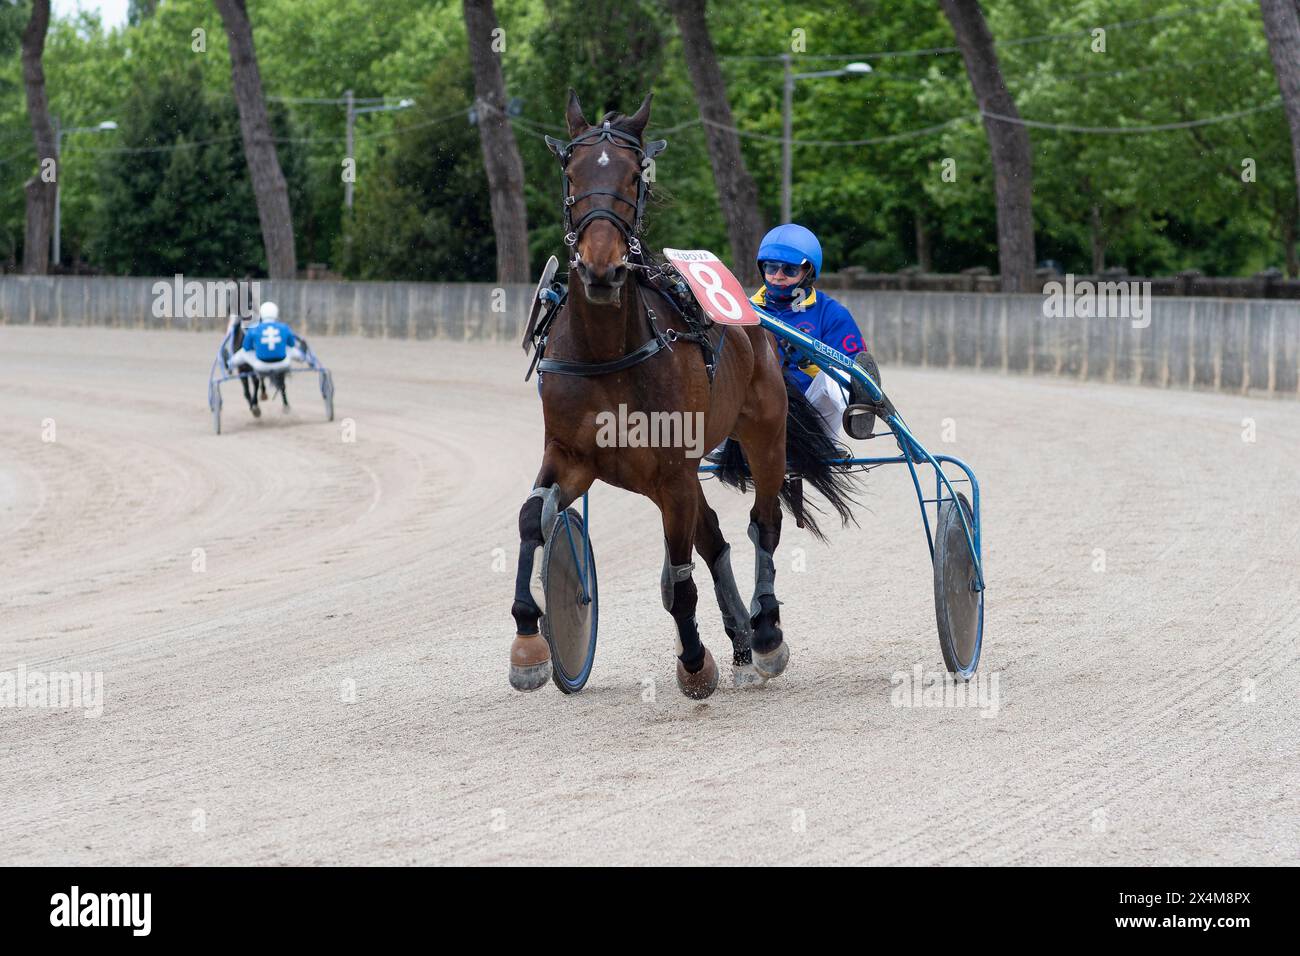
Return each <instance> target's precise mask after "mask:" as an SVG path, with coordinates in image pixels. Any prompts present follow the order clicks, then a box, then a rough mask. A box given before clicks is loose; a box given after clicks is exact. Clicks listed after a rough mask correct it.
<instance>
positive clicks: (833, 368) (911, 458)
mask: <svg viewBox="0 0 1300 956" xmlns="http://www.w3.org/2000/svg"><path fill="white" fill-rule="evenodd" d="M754 311H755V312H756V313H758V316H759V319H760V322H761V324H762V326H763V327H764V328H765V329H767V330H768V331H770V332H772V333H773V334H775V335H777V336H778V337H780V338H781V339H784V340H785V341H786V342H789V343H790V345H791V346H793V347H794V349H795V350H796V351H797V352H799V353H800V354H801V355H803V356H806V357H807V358H808V359H809V360H810V361H813V362H815V363H816V365H817V366H818V367H819V368H820V369H821V370H822V371H823V372H824V373H826V374H828V375H830V376H831V377H832V378H834V379H835V381H837V382H838V383H839V384H840V385H841V386H842V387H844V388H845V389H846V390H847V389H848V387H849V382H850V380H851V379H856V380H857V381H858V382H860V383H861V384H862V385H863V386H864V387H865V388H866V390H867V394H868V395H870V396H871V398H872V399H873V400H874V401H876V402H882V401H883V399H884V393H883V392H882V391H881V390H880V386H879V385H877V384H876V383H875V382H874V381H873V380H872V378H871V376H870V375H868V374H867V373H866V371H865V370H863V369H862V368H861V367H859V366H858V365H857V364H856V363H855V362H854V361H853V360H852V359H851V358H849V356H847V355H845V354H844V353H843V352H840V351H838V350H836V349H833V348H831V347H830V346H829V345H826V344H825V343H824V342H821V341H819V340H817V339H814V338H812V337H811V336H809V335H806V334H805V333H803V332H801V331H799V330H798V329H796V328H793V327H792V326H789V325H786V324H785V323H784V322H782V321H781V320H780V319H778V318H776V317H775V316H774V315H772V314H771V313H769V312H768V311H767V310H765V309H763V308H762V307H761V306H757V305H755V306H754ZM882 420H883V421H884V422H885V423H886V424H887V425H888V426H889V431H888V432H878V433H877V434H876V435H875V436H872V437H882V436H884V435H887V434H892V435H893V436H894V440H895V441H896V442H897V443H898V448H899V451H900V452H901V454H898V455H890V456H868V457H851V458H836V459H832V460H831V464H834V465H840V466H843V467H845V468H853V467H862V468H864V469H869V468H874V467H876V466H878V465H894V464H901V465H907V469H908V472H909V474H911V476H912V486H913V487H914V488H915V489H916V498H917V503H918V505H919V506H920V509H921V521H922V523H923V524H924V526H925V537H926V543H927V545H928V546H929V548H930V560H931V561H932V562H933V561H934V560H935V553H934V552H935V541H934V528H933V527H932V525H931V523H930V515H929V512H928V511H927V510H926V505H930V504H932V505H934V509H935V520H936V523H937V521H938V517H939V510H940V508H941V507H942V506H943V503H944V502H945V501H953V502H954V503H955V502H956V500H957V491H956V489H955V488H954V487H953V484H954V482H955V483H957V484H969V485H970V491H971V500H970V508H971V518H972V519H973V520H968V519H967V515H966V510H965V509H964V508H962V507H961V506H960V505H959V504H958V505H957V506H956V510H957V514H958V515H959V516H960V517H961V523H962V529H963V531H964V532H965V535H966V544H967V546H968V547H969V548H970V554H971V559H972V562H973V564H974V569H975V579H974V581H972V582H971V588H972V590H974V591H980V592H982V591H983V590H984V562H983V557H982V552H981V550H980V486H979V481H978V480H977V479H976V477H975V473H974V472H973V471H971V469H970V466H969V465H967V464H966V463H965V462H964V461H962V460H961V459H959V458H953V457H952V456H950V455H932V454H930V453H929V452H928V451H926V449H925V447H924V446H923V445H922V444H921V443H920V442H919V441H918V440H917V439H916V436H915V435H913V434H912V432H911V429H909V428H908V427H907V423H906V422H904V421H903V417H902V416H901V415H899V414H898V412H897V410H895V411H893V412H891V413H890V414H888V415H885V416H883V417H882ZM918 465H930V466H931V467H932V468H933V469H934V475H935V481H934V486H935V492H934V497H933V498H927V497H926V496H925V491H924V489H923V488H922V486H921V476H920V474H919V473H918V471H917V466H918ZM944 465H951V466H953V467H954V468H957V469H959V470H960V471H961V472H962V475H963V476H964V477H956V478H950V477H949V476H948V475H947V474H946V473H945V472H944ZM699 470H700V473H701V474H711V473H713V472H716V471H717V470H718V466H717V465H715V464H703V465H701V466H700V469H699ZM563 522H564V528H565V532H566V535H567V537H568V543H569V547H570V550H571V555H572V558H573V563H574V566H575V567H581V569H582V575H581V581H582V594H581V595H580V596H579V597H580V600H581V601H582V602H583V603H584V604H588V603H590V602H591V596H590V593H589V588H588V582H589V580H590V572H589V567H590V558H591V538H590V535H591V522H590V517H589V509H588V501H587V494H586V493H584V494H583V496H582V547H581V555H582V560H581V561H580V560H579V557H578V556H579V547H578V542H577V541H576V540H575V538H574V533H573V526H572V524H571V523H570V522H569V520H568V513H567V511H566V512H565V513H564V515H563ZM980 614H981V618H982V616H983V611H982V609H981V612H980ZM981 630H982V628H981ZM592 638H593V648H592V650H593V653H594V643H595V641H594V638H595V635H594V634H593V635H592ZM975 659H976V660H978V650H977V651H976V658H975ZM588 667H590V661H588ZM971 670H972V672H973V670H974V668H973V666H972V668H971ZM964 676H966V677H968V678H969V674H967V675H964Z"/></svg>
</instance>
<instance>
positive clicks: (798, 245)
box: [758, 222, 822, 279]
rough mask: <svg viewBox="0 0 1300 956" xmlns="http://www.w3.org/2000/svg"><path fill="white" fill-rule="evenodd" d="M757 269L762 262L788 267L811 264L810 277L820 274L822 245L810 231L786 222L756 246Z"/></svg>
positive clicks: (796, 224) (760, 266)
mask: <svg viewBox="0 0 1300 956" xmlns="http://www.w3.org/2000/svg"><path fill="white" fill-rule="evenodd" d="M758 262H759V268H762V264H763V263H764V262H785V263H788V264H790V265H795V266H797V265H801V264H802V263H804V262H808V263H811V265H812V277H813V278H814V279H816V278H817V277H819V276H820V275H821V272H822V244H821V243H820V242H818V241H817V237H816V236H814V235H813V233H812V230H811V229H807V228H805V227H804V226H801V225H799V224H798V223H793V222H787V223H786V224H785V225H783V226H777V227H776V228H775V229H773V230H771V231H770V232H769V233H768V234H767V235H766V236H764V237H763V241H762V242H761V243H759V246H758Z"/></svg>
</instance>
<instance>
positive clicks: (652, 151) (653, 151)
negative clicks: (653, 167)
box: [645, 139, 668, 159]
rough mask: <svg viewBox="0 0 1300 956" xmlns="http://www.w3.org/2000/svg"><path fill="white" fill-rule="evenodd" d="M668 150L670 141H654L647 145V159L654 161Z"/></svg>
mask: <svg viewBox="0 0 1300 956" xmlns="http://www.w3.org/2000/svg"><path fill="white" fill-rule="evenodd" d="M667 148H668V140H666V139H652V140H651V141H650V142H648V143H646V144H645V156H646V159H654V158H655V157H656V156H658V155H659V154H660V153H662V152H663V151H664V150H665V149H667Z"/></svg>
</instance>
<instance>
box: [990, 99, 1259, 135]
mask: <svg viewBox="0 0 1300 956" xmlns="http://www.w3.org/2000/svg"><path fill="white" fill-rule="evenodd" d="M1281 105H1282V97H1280V96H1279V97H1277V99H1275V100H1273V101H1272V102H1270V103H1264V104H1263V105H1261V106H1252V107H1250V108H1249V109H1244V110H1238V111H1237V112H1235V113H1223V114H1221V115H1219V116H1210V117H1207V118H1206V119H1199V120H1187V121H1185V122H1182V123H1158V124H1156V125H1153V126H1074V125H1072V124H1070V123H1042V122H1038V121H1036V120H1027V119H1019V118H1018V117H1014V116H1003V115H1001V114H999V113H984V114H983V115H984V116H986V117H988V118H989V119H995V120H1001V121H1002V122H1004V123H1011V124H1013V125H1015V126H1028V127H1031V128H1032V129H1048V130H1054V131H1057V132H1062V133H1096V134H1102V135H1123V134H1133V133H1164V132H1168V131H1169V130H1176V129H1191V128H1192V127H1194V126H1213V125H1214V124H1216V123H1227V122H1230V121H1232V120H1235V119H1241V118H1242V117H1243V116H1250V115H1252V114H1254V113H1263V112H1264V111H1266V110H1273V109H1277V108H1278V107H1279V106H1281Z"/></svg>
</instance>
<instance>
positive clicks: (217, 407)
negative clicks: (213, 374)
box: [208, 384, 221, 435]
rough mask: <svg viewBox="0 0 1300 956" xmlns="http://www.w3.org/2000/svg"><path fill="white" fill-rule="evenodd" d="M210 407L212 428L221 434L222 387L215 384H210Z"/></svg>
mask: <svg viewBox="0 0 1300 956" xmlns="http://www.w3.org/2000/svg"><path fill="white" fill-rule="evenodd" d="M208 407H209V408H210V409H212V430H213V431H214V432H216V433H217V434H218V435H220V434H221V389H220V387H218V386H217V385H215V384H210V385H208Z"/></svg>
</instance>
